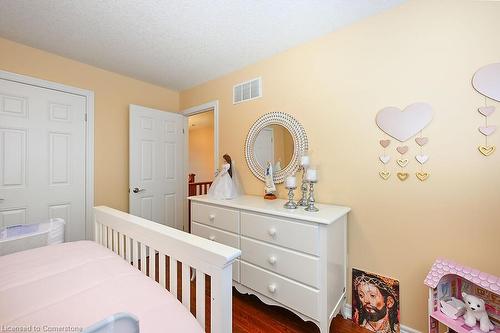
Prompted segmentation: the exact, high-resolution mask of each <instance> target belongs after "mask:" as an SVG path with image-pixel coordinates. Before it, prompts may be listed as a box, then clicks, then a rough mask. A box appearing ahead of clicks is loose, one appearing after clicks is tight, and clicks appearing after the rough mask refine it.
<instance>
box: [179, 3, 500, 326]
mask: <svg viewBox="0 0 500 333" xmlns="http://www.w3.org/2000/svg"><path fill="white" fill-rule="evenodd" d="M498 17H500V3H499V2H492V1H468V0H467V1H465V0H460V1H456V0H446V1H445V0H441V1H435V0H434V1H431V0H413V1H409V2H406V3H404V4H403V5H401V6H400V7H397V8H395V9H393V10H390V11H387V12H384V13H381V14H379V15H376V16H373V17H370V18H367V19H365V20H363V21H361V22H359V23H356V24H354V25H351V26H349V27H347V28H344V29H342V30H340V31H337V32H334V33H331V34H329V35H326V36H324V37H323V38H320V39H317V40H314V41H312V42H310V43H307V44H303V45H300V46H298V47H296V48H293V49H290V50H288V51H286V52H283V53H281V54H278V55H276V56H273V57H271V58H268V59H265V60H263V61H260V62H258V63H256V64H253V65H251V66H248V67H246V68H244V69H242V70H240V71H237V72H234V73H231V74H228V75H226V76H224V77H221V78H219V79H216V80H213V81H210V82H208V83H206V84H203V85H201V86H198V87H195V88H193V89H190V90H187V91H183V92H181V95H180V106H181V109H184V108H188V107H191V106H193V105H198V104H201V103H205V102H207V101H211V100H214V99H218V100H219V103H220V126H221V127H220V128H221V132H220V152H221V154H222V153H226V152H227V153H229V154H231V156H232V157H233V159H234V161H235V162H236V163H237V167H238V168H239V171H240V173H241V176H242V178H243V185H244V187H245V190H246V192H247V193H251V194H259V195H260V194H261V193H262V189H263V184H262V182H260V181H258V180H257V179H256V178H255V177H254V176H253V175H252V174H251V173H250V171H249V169H248V168H247V166H246V163H245V160H244V151H243V144H244V141H245V136H246V134H247V132H248V129H249V128H250V126H251V125H252V123H253V122H254V121H255V120H256V119H257V118H258V117H259V116H261V115H263V114H264V113H267V112H270V111H284V112H287V113H290V114H292V115H293V116H294V117H296V118H297V119H298V120H299V121H300V122H301V123H302V124H303V125H304V127H305V129H306V131H307V133H308V136H309V139H310V147H311V149H312V158H313V160H314V161H315V163H318V164H319V166H320V168H321V169H320V182H319V184H318V186H317V195H318V199H319V201H321V202H327V203H337V204H341V205H348V206H350V207H352V213H351V214H350V215H349V266H350V268H351V267H356V268H361V269H365V270H369V271H373V272H377V273H380V274H384V275H387V276H391V277H394V278H397V279H399V280H400V283H401V301H402V305H401V319H402V323H403V324H405V325H408V326H410V327H413V328H416V329H419V330H421V331H425V330H426V327H427V321H426V313H427V304H426V302H427V290H426V288H425V287H424V285H423V280H424V278H425V275H426V273H427V270H428V268H429V267H430V265H431V264H432V262H433V261H434V259H435V258H436V257H438V256H443V257H447V258H450V259H454V260H457V261H460V262H462V263H464V264H466V265H470V266H474V267H477V268H478V269H481V270H485V271H488V272H490V273H492V274H496V275H500V261H499V260H498V258H497V257H498V254H499V253H500V241H499V238H498V237H499V235H500V205H499V203H500V172H499V170H500V151H498V150H497V152H496V153H495V154H493V155H492V156H490V157H488V158H485V157H484V156H482V155H481V154H480V153H479V152H478V150H477V145H479V144H481V143H483V142H484V139H483V137H482V136H481V134H479V132H478V131H477V127H478V126H479V125H480V124H482V121H483V120H482V117H481V116H480V115H479V114H478V113H477V111H476V109H477V107H478V106H481V105H483V104H484V99H483V98H482V97H481V96H480V95H479V94H477V93H476V92H475V91H474V90H473V89H472V87H471V84H470V81H471V77H472V75H473V73H474V72H475V71H476V70H477V69H478V68H479V67H481V66H483V65H485V64H489V63H493V62H499V61H500V43H498V32H499V31H500V20H499V19H498ZM258 76H261V77H262V80H263V97H262V98H260V99H257V100H254V101H251V102H246V103H241V104H238V105H233V104H232V87H233V85H234V84H236V83H238V82H242V81H245V80H248V79H250V78H254V77H258ZM416 101H427V102H429V103H430V104H431V105H432V106H433V108H434V110H435V114H434V120H433V122H432V123H431V125H430V126H429V127H428V129H426V130H425V133H424V134H425V135H426V136H428V137H429V138H430V141H429V143H428V145H427V146H426V151H427V152H428V154H429V155H430V159H429V162H428V164H427V165H426V167H427V169H428V170H429V171H430V174H431V176H430V178H429V179H428V180H427V181H426V182H423V183H421V182H419V181H418V180H416V179H415V176H414V174H412V176H411V178H410V179H409V180H408V181H406V182H400V181H399V180H397V179H395V178H394V176H392V177H391V179H390V180H389V181H383V180H381V179H380V177H379V176H378V174H377V173H378V171H379V170H380V168H381V167H380V165H379V162H378V161H377V158H378V155H379V154H380V152H381V147H380V146H379V144H378V140H379V139H381V138H382V137H383V136H382V133H381V132H380V131H379V130H378V129H377V127H376V125H375V123H374V117H375V114H376V112H377V111H378V110H379V109H381V108H383V107H385V106H389V105H395V106H399V107H404V106H406V105H408V104H410V103H412V102H416ZM493 104H494V105H496V107H497V110H500V103H493ZM490 123H491V124H496V125H500V112H496V113H495V114H493V115H492V117H491V121H490ZM490 144H495V145H497V147H498V148H499V149H500V134H499V133H496V134H495V135H493V136H492V137H491V139H490ZM410 146H411V147H414V146H415V145H414V144H411V143H410ZM391 147H392V148H393V149H394V147H395V144H394V141H393V144H392V145H391ZM413 149H415V148H413ZM392 155H393V156H395V154H394V153H393V154H392ZM411 158H413V157H411ZM410 163H414V162H413V161H411V162H410ZM414 167H415V166H414V165H413V166H412V167H411V168H410V170H414V169H413V168H414ZM280 193H282V194H284V191H281V192H280ZM349 283H350V281H349Z"/></svg>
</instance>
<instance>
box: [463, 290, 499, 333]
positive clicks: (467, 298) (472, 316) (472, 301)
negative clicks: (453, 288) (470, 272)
mask: <svg viewBox="0 0 500 333" xmlns="http://www.w3.org/2000/svg"><path fill="white" fill-rule="evenodd" d="M462 298H463V300H464V302H465V306H466V307H467V311H466V312H465V314H464V320H465V324H466V325H467V326H469V327H474V326H476V321H477V320H479V328H480V329H481V331H483V332H485V333H488V332H489V331H491V330H493V329H494V328H495V327H494V326H493V324H492V323H491V321H490V319H489V318H488V314H487V313H486V309H485V307H484V301H483V300H482V299H480V298H478V297H476V296H472V295H468V294H466V293H464V292H462Z"/></svg>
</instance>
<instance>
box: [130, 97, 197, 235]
mask: <svg viewBox="0 0 500 333" xmlns="http://www.w3.org/2000/svg"><path fill="white" fill-rule="evenodd" d="M185 123H186V118H185V117H184V116H182V115H180V114H178V113H172V112H166V111H161V110H155V109H150V108H146V107H142V106H138V105H130V133H129V136H130V146H129V149H130V154H129V167H130V171H129V172H130V196H129V203H130V214H133V215H137V216H140V217H143V218H145V219H148V220H151V221H154V222H158V223H161V224H165V225H167V226H170V227H174V228H178V229H182V225H183V219H184V212H183V211H184V210H183V207H184V200H185V197H186V194H185V192H186V188H187V179H186V178H185V177H184V168H183V166H184V134H183V131H184V130H183V129H184V124H185Z"/></svg>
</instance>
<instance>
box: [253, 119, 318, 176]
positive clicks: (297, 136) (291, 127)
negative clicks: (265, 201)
mask: <svg viewBox="0 0 500 333" xmlns="http://www.w3.org/2000/svg"><path fill="white" fill-rule="evenodd" d="M270 125H280V126H283V127H284V128H286V129H287V130H288V132H290V135H291V136H292V139H293V155H292V158H291V160H290V163H288V165H287V166H286V167H284V168H283V169H281V170H279V171H277V172H275V173H274V177H273V179H274V183H276V184H279V183H283V182H284V181H285V178H286V177H287V176H289V175H291V174H293V173H295V172H297V170H298V169H299V167H300V158H301V156H302V155H303V154H304V153H305V152H306V151H307V149H308V141H307V134H306V131H305V129H304V127H303V126H302V124H301V123H299V122H298V121H297V119H295V118H294V117H292V116H291V115H289V114H288V113H284V112H270V113H266V114H265V115H263V116H262V117H260V118H259V119H257V120H256V121H255V123H254V124H253V125H252V127H251V128H250V130H249V131H248V135H247V138H246V140H245V159H246V161H247V164H248V167H249V168H250V171H252V173H253V174H254V176H255V177H257V178H258V179H260V180H262V181H264V180H265V169H264V168H263V167H262V166H261V165H260V164H259V162H258V161H257V159H256V158H255V152H254V145H255V140H256V139H257V135H258V134H259V132H260V131H261V130H262V129H263V128H265V127H267V126H270Z"/></svg>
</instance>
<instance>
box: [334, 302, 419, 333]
mask: <svg viewBox="0 0 500 333" xmlns="http://www.w3.org/2000/svg"><path fill="white" fill-rule="evenodd" d="M342 316H344V318H346V319H351V318H352V306H351V305H350V304H344V307H343V308H342ZM400 331H401V333H422V332H420V331H417V330H416V329H414V328H411V327H408V326H405V325H401V326H400Z"/></svg>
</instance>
